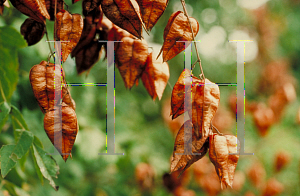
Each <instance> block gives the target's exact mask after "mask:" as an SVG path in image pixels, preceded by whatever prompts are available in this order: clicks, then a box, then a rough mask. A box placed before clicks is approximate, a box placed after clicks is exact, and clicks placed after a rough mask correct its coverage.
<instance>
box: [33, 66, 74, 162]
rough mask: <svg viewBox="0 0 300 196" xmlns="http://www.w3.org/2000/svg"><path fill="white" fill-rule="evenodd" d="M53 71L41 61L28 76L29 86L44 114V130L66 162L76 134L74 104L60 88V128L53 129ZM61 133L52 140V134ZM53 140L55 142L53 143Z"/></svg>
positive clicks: (67, 92)
mask: <svg viewBox="0 0 300 196" xmlns="http://www.w3.org/2000/svg"><path fill="white" fill-rule="evenodd" d="M54 69H55V65H54V64H52V63H48V62H46V61H42V62H41V63H40V64H37V65H34V66H33V67H32V68H31V70H30V74H29V80H30V84H31V87H32V90H33V93H34V96H35V98H36V99H37V101H38V104H39V106H40V108H41V111H42V112H43V113H44V114H45V117H44V129H45V131H46V133H47V135H48V137H49V139H50V141H51V142H52V144H53V145H54V144H56V143H57V144H61V145H58V146H55V147H56V149H57V150H58V152H59V153H60V154H62V157H63V159H64V160H65V161H66V160H67V159H68V156H69V155H66V154H69V153H71V150H72V147H73V145H74V142H75V138H76V135H77V132H78V123H77V117H76V113H75V102H74V100H73V99H72V97H71V94H70V91H69V89H68V88H67V87H66V86H63V87H62V91H61V92H62V97H63V98H62V105H61V111H62V127H61V129H59V130H55V129H54V109H58V108H54V107H55V101H56V100H55V99H54V96H55V95H54V92H55V89H54V88H55V87H54V77H55V74H54ZM61 83H62V84H64V83H66V82H65V72H64V70H63V69H62V81H61ZM57 131H61V132H62V137H60V138H59V137H58V138H54V135H55V134H54V132H57ZM54 140H56V141H55V142H54Z"/></svg>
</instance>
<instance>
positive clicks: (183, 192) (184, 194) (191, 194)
mask: <svg viewBox="0 0 300 196" xmlns="http://www.w3.org/2000/svg"><path fill="white" fill-rule="evenodd" d="M173 195H174V196H196V193H195V191H193V190H187V189H186V188H184V187H182V186H179V187H177V188H176V189H175V190H174V191H173Z"/></svg>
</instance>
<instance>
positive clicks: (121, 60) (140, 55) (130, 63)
mask: <svg viewBox="0 0 300 196" xmlns="http://www.w3.org/2000/svg"><path fill="white" fill-rule="evenodd" d="M121 41H122V42H120V43H119V45H118V48H117V51H116V62H117V67H118V69H119V71H120V74H121V76H122V78H123V80H124V84H125V87H126V88H129V89H131V88H132V87H133V85H134V84H135V82H136V80H138V79H139V77H141V74H142V71H143V70H144V68H145V65H146V61H147V57H148V44H147V42H146V41H145V40H137V39H132V38H129V37H124V38H123V39H122V40H121Z"/></svg>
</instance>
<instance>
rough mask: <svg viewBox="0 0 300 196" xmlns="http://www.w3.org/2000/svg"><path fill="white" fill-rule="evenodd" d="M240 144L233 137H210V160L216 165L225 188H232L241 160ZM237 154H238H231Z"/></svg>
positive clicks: (214, 135)
mask: <svg viewBox="0 0 300 196" xmlns="http://www.w3.org/2000/svg"><path fill="white" fill-rule="evenodd" d="M239 152H240V144H239V142H238V139H237V138H236V137H235V136H233V135H225V136H219V135H217V134H212V135H210V137H209V158H210V160H211V162H212V163H213V164H214V165H215V169H216V172H217V174H218V176H219V179H220V182H221V188H222V189H223V184H224V185H225V187H227V186H230V187H232V183H233V177H234V171H235V168H236V165H237V162H238V159H239ZM229 153H237V154H229Z"/></svg>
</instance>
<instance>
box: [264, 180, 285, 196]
mask: <svg viewBox="0 0 300 196" xmlns="http://www.w3.org/2000/svg"><path fill="white" fill-rule="evenodd" d="M283 190H284V186H283V185H282V184H281V183H280V182H278V181H277V180H276V179H275V178H271V179H269V180H268V181H267V185H266V187H265V190H264V192H263V194H262V196H275V195H279V194H281V193H282V192H283Z"/></svg>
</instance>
